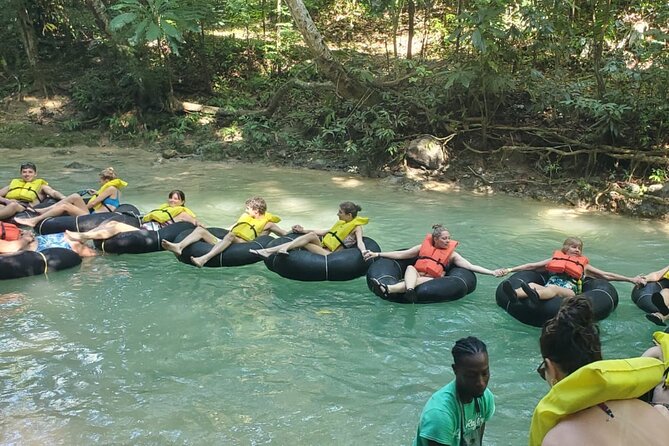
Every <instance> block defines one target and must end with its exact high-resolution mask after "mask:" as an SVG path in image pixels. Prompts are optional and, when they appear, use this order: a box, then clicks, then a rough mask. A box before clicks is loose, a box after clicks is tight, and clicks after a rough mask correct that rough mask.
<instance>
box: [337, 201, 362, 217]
mask: <svg viewBox="0 0 669 446" xmlns="http://www.w3.org/2000/svg"><path fill="white" fill-rule="evenodd" d="M339 209H341V210H342V211H344V213H345V214H351V215H352V216H353V218H355V217H357V216H358V212H360V211H362V208H361V207H360V206H358V205H357V204H355V203H353V202H352V201H345V202H343V203H339Z"/></svg>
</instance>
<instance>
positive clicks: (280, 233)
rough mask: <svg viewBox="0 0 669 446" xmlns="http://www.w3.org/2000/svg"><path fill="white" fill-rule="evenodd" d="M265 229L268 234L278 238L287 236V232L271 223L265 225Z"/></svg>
mask: <svg viewBox="0 0 669 446" xmlns="http://www.w3.org/2000/svg"><path fill="white" fill-rule="evenodd" d="M266 227H267V230H268V231H269V232H271V233H272V234H276V235H278V236H279V237H283V236H284V235H286V234H288V231H286V230H285V229H282V228H281V227H280V226H279V225H277V224H276V223H271V222H270V223H268V224H267V226H266Z"/></svg>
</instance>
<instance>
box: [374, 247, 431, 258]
mask: <svg viewBox="0 0 669 446" xmlns="http://www.w3.org/2000/svg"><path fill="white" fill-rule="evenodd" d="M419 252H420V245H416V246H414V247H413V248H409V249H403V250H401V251H387V252H374V251H366V250H365V251H363V256H364V258H365V260H369V259H376V258H381V257H383V258H386V259H395V260H401V259H410V258H412V257H417V256H418V253H419Z"/></svg>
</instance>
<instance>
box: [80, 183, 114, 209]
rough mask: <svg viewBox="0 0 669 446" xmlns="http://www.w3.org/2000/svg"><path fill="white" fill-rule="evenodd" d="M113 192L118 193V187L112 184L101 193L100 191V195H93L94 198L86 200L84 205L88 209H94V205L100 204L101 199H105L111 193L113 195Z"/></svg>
mask: <svg viewBox="0 0 669 446" xmlns="http://www.w3.org/2000/svg"><path fill="white" fill-rule="evenodd" d="M114 193H118V189H117V188H115V187H113V186H112V187H108V188H107V189H105V190H104V191H102V193H101V194H100V195H98V196H97V197H95V199H93V200H88V203H87V204H86V207H87V208H88V209H95V206H97V205H98V204H100V203H102V202H103V201H105V199H107V198H109V197H111V196H112V195H114Z"/></svg>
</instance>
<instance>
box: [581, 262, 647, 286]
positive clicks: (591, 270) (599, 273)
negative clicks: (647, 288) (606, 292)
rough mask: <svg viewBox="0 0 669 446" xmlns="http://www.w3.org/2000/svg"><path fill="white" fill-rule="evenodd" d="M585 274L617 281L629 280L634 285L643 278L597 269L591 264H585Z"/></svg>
mask: <svg viewBox="0 0 669 446" xmlns="http://www.w3.org/2000/svg"><path fill="white" fill-rule="evenodd" d="M585 274H586V275H587V276H591V277H594V278H596V279H606V280H615V281H618V282H631V283H633V284H635V285H640V284H641V283H643V279H642V278H641V277H639V276H637V277H627V276H623V275H622V274H616V273H611V272H608V271H603V270H601V269H597V268H595V267H594V266H592V265H585Z"/></svg>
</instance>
